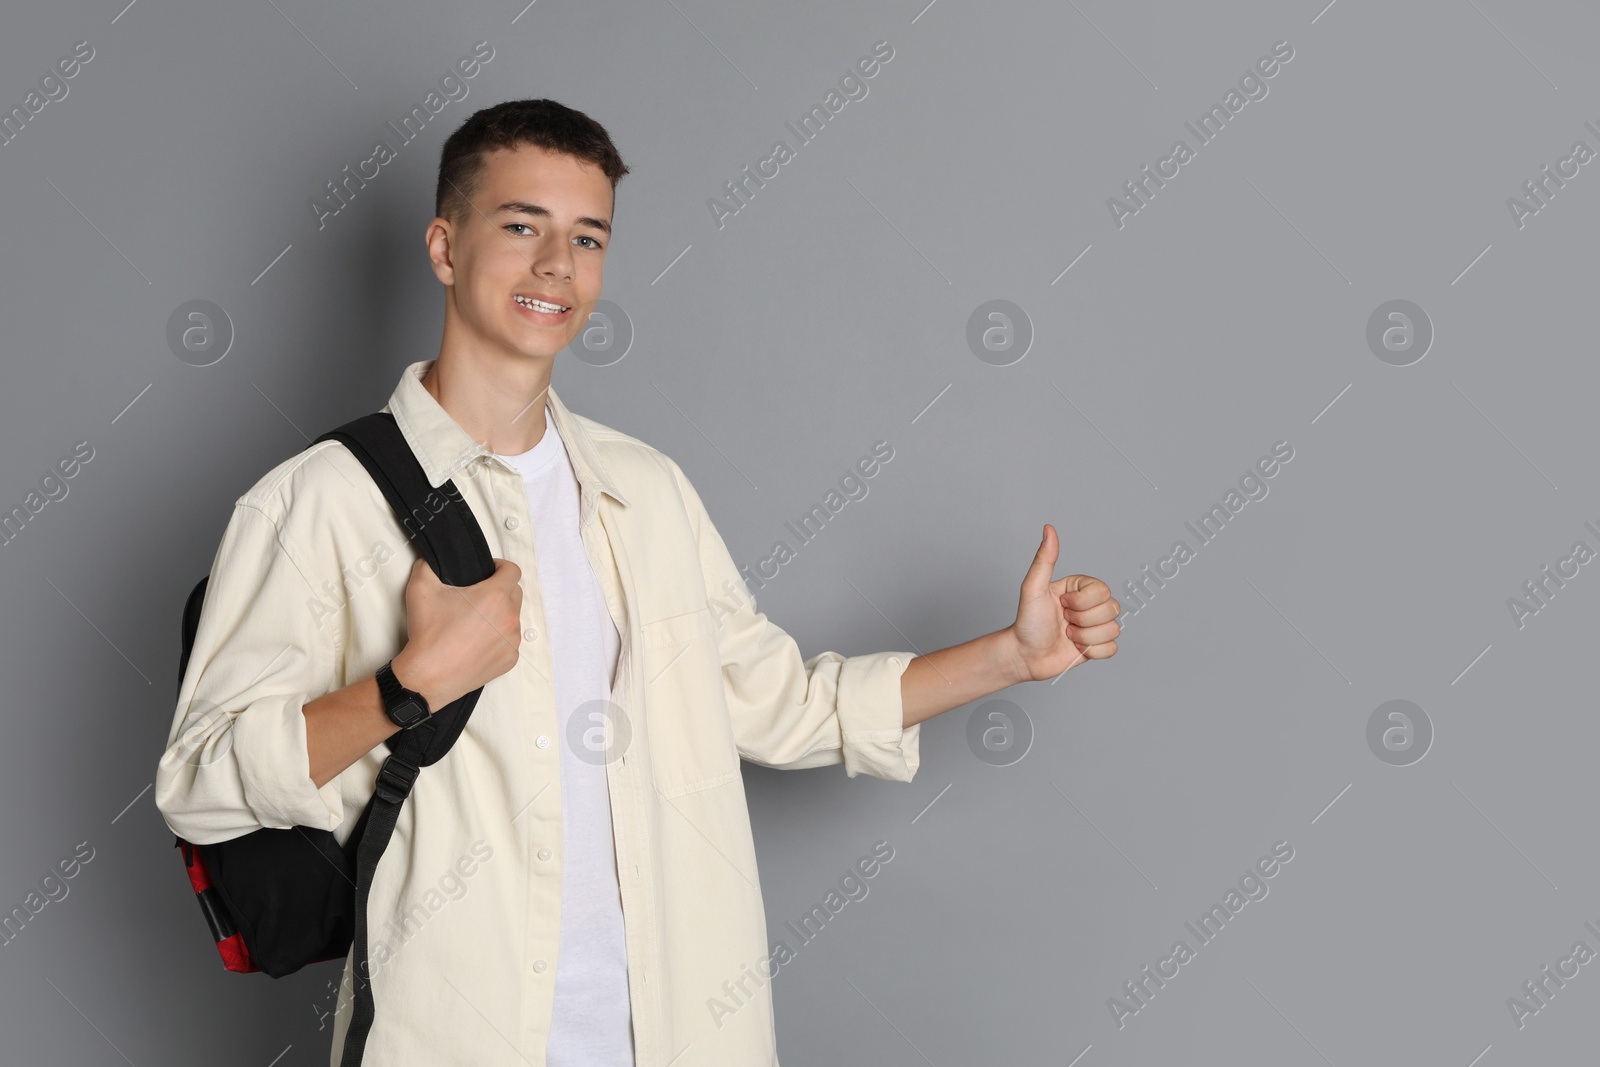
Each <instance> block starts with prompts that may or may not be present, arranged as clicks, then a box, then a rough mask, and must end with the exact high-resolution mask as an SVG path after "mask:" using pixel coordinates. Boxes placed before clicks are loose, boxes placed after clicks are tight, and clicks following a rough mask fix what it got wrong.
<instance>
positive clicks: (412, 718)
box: [389, 697, 428, 726]
mask: <svg viewBox="0 0 1600 1067" xmlns="http://www.w3.org/2000/svg"><path fill="white" fill-rule="evenodd" d="M427 717H428V711H427V709H426V708H424V707H423V706H422V705H421V704H419V703H417V701H416V700H415V699H414V698H412V697H406V698H404V699H403V700H401V701H400V702H399V703H397V704H395V706H394V708H393V709H391V710H390V712H389V718H390V719H391V720H393V721H394V722H396V723H399V724H400V725H401V726H415V725H416V724H417V723H419V722H421V721H422V720H423V719H426V718H427Z"/></svg>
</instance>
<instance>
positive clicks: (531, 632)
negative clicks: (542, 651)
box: [522, 626, 539, 641]
mask: <svg viewBox="0 0 1600 1067" xmlns="http://www.w3.org/2000/svg"><path fill="white" fill-rule="evenodd" d="M538 636H539V631H538V630H535V629H533V627H531V626H530V627H529V628H528V629H526V630H524V631H522V639H523V640H524V641H532V640H535V639H536V638H538Z"/></svg>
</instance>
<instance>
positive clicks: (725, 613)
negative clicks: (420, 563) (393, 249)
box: [155, 361, 920, 1067]
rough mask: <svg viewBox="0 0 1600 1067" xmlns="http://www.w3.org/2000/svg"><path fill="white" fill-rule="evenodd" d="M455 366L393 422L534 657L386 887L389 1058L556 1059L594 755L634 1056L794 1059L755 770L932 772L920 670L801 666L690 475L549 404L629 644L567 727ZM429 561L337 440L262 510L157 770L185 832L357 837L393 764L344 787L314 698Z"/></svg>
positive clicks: (391, 1065) (419, 803)
mask: <svg viewBox="0 0 1600 1067" xmlns="http://www.w3.org/2000/svg"><path fill="white" fill-rule="evenodd" d="M430 366H431V361H423V362H420V363H414V364H412V365H411V366H410V367H408V368H406V370H405V372H404V373H403V374H402V375H401V377H400V382H399V384H398V386H397V387H396V388H395V390H394V393H393V395H392V396H391V397H390V399H389V403H388V405H387V406H386V407H385V409H384V410H386V411H389V412H392V413H393V414H394V416H395V420H396V422H397V423H398V424H399V427H400V429H401V431H402V432H403V433H404V434H405V437H406V440H407V441H408V442H409V444H410V445H411V448H412V450H413V451H414V452H415V453H416V455H417V457H418V459H419V460H420V461H421V464H422V468H423V470H424V471H425V472H426V473H427V476H428V480H429V482H430V483H431V484H432V485H434V486H436V487H437V486H439V485H442V484H443V483H444V482H445V481H446V480H453V481H454V483H455V486H456V488H457V489H458V490H459V491H460V493H461V495H462V497H463V498H464V499H465V500H466V502H467V504H468V505H469V506H470V507H471V508H472V512H473V514H474V515H476V516H477V518H478V521H479V524H480V526H481V527H482V529H483V533H484V536H485V538H486V539H487V540H488V543H489V547H490V549H491V551H492V552H493V554H494V555H495V556H497V557H500V558H503V559H508V560H510V561H512V562H513V563H515V564H517V566H518V567H520V568H521V570H522V587H523V599H522V626H523V641H522V645H521V649H520V656H519V659H518V662H517V664H516V666H515V667H513V668H512V669H511V670H510V671H509V672H508V673H506V674H504V675H502V676H500V677H499V678H496V679H494V680H493V681H491V682H490V683H489V684H488V685H487V686H486V687H485V688H484V690H483V695H482V697H481V699H480V701H479V703H478V706H477V709H476V710H475V711H474V712H473V715H472V718H471V720H470V721H469V723H468V725H467V727H466V729H465V731H464V732H463V733H462V735H461V737H460V739H459V740H458V741H457V742H456V745H455V747H454V748H453V749H451V751H450V753H449V755H447V756H446V757H445V758H444V759H443V760H441V761H440V762H438V763H436V764H434V765H433V766H431V767H425V768H423V770H422V773H421V775H420V776H419V777H418V779H417V783H416V787H415V789H414V791H413V793H412V794H411V797H410V799H409V800H408V801H407V802H406V804H405V807H404V808H403V809H402V811H401V813H400V820H399V824H398V826H397V827H396V829H395V833H394V838H393V839H392V841H391V843H390V845H389V849H388V851H387V852H386V853H385V855H384V857H383V862H382V863H381V865H380V866H379V868H378V871H377V875H376V878H375V880H374V883H373V886H372V894H371V899H370V904H369V911H368V924H369V925H368V929H369V954H370V956H371V960H372V975H373V977H372V984H373V999H374V1002H375V1004H376V1011H377V1014H376V1020H375V1022H374V1025H373V1028H372V1031H371V1034H370V1035H369V1037H368V1040H367V1046H366V1061H365V1062H366V1063H367V1065H368V1067H422V1065H427V1067H457V1065H459V1067H484V1065H487V1064H530V1065H533V1067H544V1063H545V1039H546V1037H547V1035H548V1033H549V1027H550V1018H551V1004H552V994H553V988H554V981H555V975H556V964H557V960H558V958H559V955H560V951H561V946H560V944H559V937H558V935H559V932H560V916H561V863H562V840H561V828H562V819H561V789H560V779H559V769H560V764H561V750H560V748H558V747H557V746H559V745H573V746H577V747H579V748H581V749H582V750H583V751H584V752H586V753H587V754H588V756H587V758H591V759H595V760H598V761H603V762H604V764H605V767H606V778H607V784H608V788H609V790H610V794H611V808H612V820H613V835H614V843H615V846H616V858H617V874H618V878H619V882H620V885H621V890H622V905H623V915H624V922H625V925H626V939H627V954H628V989H629V994H630V997H631V1000H632V1006H633V1031H634V1047H635V1055H636V1061H637V1064H638V1067H667V1065H668V1064H669V1063H670V1064H672V1065H673V1067H768V1065H771V1067H776V1064H777V1053H776V1043H775V1034H774V1028H773V1017H772V1000H771V983H770V981H765V980H763V981H760V982H754V981H751V980H749V978H748V977H747V976H748V975H751V974H755V975H761V976H766V975H768V974H769V973H770V966H769V964H768V960H769V957H770V956H771V951H770V950H769V948H768V945H767V933H766V918H765V912H764V910H763V907H762V900H761V888H760V879H759V876H758V874H757V871H756V854H755V848H754V843H753V841H752V838H751V832H750V820H749V813H748V810H747V808H746V804H745V795H744V784H743V779H742V777H741V775H740V770H739V761H740V759H746V760H749V761H750V762H752V763H757V764H760V765H762V766H766V767H778V768H787V769H793V768H803V767H820V766H824V765H828V764H841V763H842V764H843V765H844V768H845V772H846V774H848V775H849V776H852V777H853V776H855V775H858V774H862V773H865V774H868V775H872V776H874V777H877V778H883V779H888V780H892V781H902V782H905V781H910V780H911V778H912V776H913V775H915V774H916V771H917V766H918V763H919V753H918V734H919V731H920V724H917V725H913V726H911V727H903V726H902V725H901V715H902V706H901V699H900V676H901V674H902V673H903V672H904V671H905V669H906V666H907V664H909V662H910V660H911V658H912V656H913V655H914V653H912V652H897V651H890V652H877V653H870V654H866V655H859V656H848V657H846V656H842V655H839V654H837V653H834V652H823V653H820V654H818V655H816V656H814V657H812V658H811V659H809V660H802V658H801V655H800V650H799V648H798V646H797V645H796V643H795V641H794V639H793V638H791V637H790V636H789V635H788V634H787V633H785V632H784V631H783V630H782V629H780V628H779V627H778V626H777V625H776V624H774V623H772V622H771V621H769V620H768V619H767V617H766V616H765V615H764V614H762V613H761V612H760V611H758V610H757V608H756V605H755V602H754V600H753V599H752V598H751V596H750V594H749V593H748V591H747V589H746V587H745V584H744V581H743V579H742V578H741V576H740V574H739V571H738V569H737V568H736V566H735V565H734V562H733V560H732V558H731V557H730V555H729V553H728V549H727V546H726V545H725V544H724V543H723V541H722V538H721V537H720V536H719V535H718V533H717V530H716V527H715V526H713V525H712V522H711V519H710V517H709V516H708V515H707V514H706V511H705V508H704V506H703V505H702V504H701V501H700V497H699V496H698V494H696V492H695V490H694V488H693V486H691V485H690V484H689V481H688V479H687V478H685V477H684V474H683V471H682V470H681V469H679V467H678V465H677V464H676V463H675V462H673V460H671V459H670V458H668V457H667V456H665V455H663V454H662V453H661V452H659V451H657V450H656V449H654V448H652V447H651V446H649V445H647V444H645V443H644V442H642V441H639V440H636V439H635V438H633V437H629V436H628V435H627V434H624V433H621V432H619V431H617V430H613V429H610V428H609V427H606V426H603V425H601V424H600V423H597V422H595V421H594V420H592V419H588V418H585V417H583V416H581V415H576V414H574V413H572V412H570V411H568V410H567V408H566V406H565V405H564V404H562V402H561V400H560V398H559V397H558V396H557V395H556V391H555V389H553V388H552V389H550V391H549V393H548V395H547V399H548V403H549V408H550V411H551V414H552V416H553V418H554V423H555V426H554V429H555V430H556V432H558V433H560V435H561V439H562V441H563V442H564V443H565V445H566V446H567V450H568V454H569V456H570V458H571V461H572V465H573V469H574V472H575V473H576V475H577V479H578V483H579V487H580V512H579V523H580V530H581V535H582V538H583V543H584V547H585V549H586V550H587V553H588V557H589V562H590V564H591V565H592V566H593V568H594V573H595V575H596V577H597V578H598V580H599V583H600V586H601V589H602V590H603V591H604V594H605V600H606V604H607V606H608V608H609V610H610V613H611V617H612V620H613V621H614V622H615V624H616V627H617V630H618V632H619V633H620V634H621V635H622V647H621V652H620V654H619V658H618V664H617V673H616V682H615V685H614V686H613V691H612V699H611V702H610V706H609V707H604V708H589V709H580V711H582V712H584V713H583V714H578V715H574V716H572V721H570V722H558V721H556V719H557V716H556V713H555V710H554V704H555V699H554V696H555V691H554V687H553V684H552V673H553V667H552V662H551V657H550V649H549V642H548V640H546V639H545V617H544V606H543V601H542V599H541V597H540V593H539V584H538V578H537V575H538V568H537V564H536V556H535V545H534V543H533V540H532V534H531V529H532V524H531V523H530V522H529V519H528V503H527V496H526V494H525V492H524V489H523V485H522V480H521V476H520V475H519V474H518V473H517V472H516V471H515V470H513V469H512V468H511V467H509V466H508V465H506V464H505V463H504V462H503V461H501V460H500V459H499V458H497V457H496V456H495V455H494V454H493V453H491V452H489V451H488V450H487V449H485V448H484V447H483V446H481V445H480V444H478V443H477V442H476V441H474V440H473V439H472V438H471V437H470V436H469V435H468V434H467V433H466V431H465V430H463V429H462V428H461V427H460V426H459V425H458V424H457V423H456V422H455V421H454V420H453V419H452V418H451V417H450V416H449V414H447V413H446V412H445V410H444V409H443V408H442V407H440V406H439V404H438V402H437V401H436V400H434V398H433V397H432V395H430V394H429V393H428V392H427V390H426V389H424V388H423V387H422V384H421V379H422V376H423V375H424V374H425V373H426V372H427V370H428V368H429V367H430ZM415 558H416V552H415V550H414V549H413V548H412V547H411V544H410V541H409V539H408V537H407V534H406V531H405V529H404V528H403V527H402V526H401V525H400V523H399V522H398V521H397V520H396V519H395V517H394V515H393V513H392V512H391V511H390V509H389V507H388V505H387V503H386V502H385V501H384V499H383V496H382V494H381V493H380V492H379V490H378V488H377V486H376V485H375V484H374V483H373V482H372V480H371V478H370V477H369V476H368V475H367V473H366V471H365V469H363V468H362V466H361V464H360V463H359V462H358V461H357V460H356V458H355V457H354V456H353V455H351V454H350V452H349V451H348V450H347V449H345V448H344V446H343V445H341V444H338V443H336V442H323V443H321V444H318V445H314V446H312V447H310V448H308V449H306V450H305V451H304V452H301V453H300V454H299V455H296V456H294V457H293V458H291V459H289V460H287V461H285V462H284V463H282V464H280V465H278V466H277V467H276V468H274V469H273V470H272V471H270V472H269V473H268V474H267V475H266V476H265V477H263V478H262V479H261V480H260V481H259V482H257V483H256V485H255V486H254V487H252V488H251V489H250V491H249V492H247V493H245V494H244V495H243V496H241V497H240V498H239V499H238V501H237V502H236V503H235V505H234V510H233V515H232V517H231V519H230V521H229V523H228V526H227V530H226V532H225V533H224V535H223V539H222V543H221V546H220V547H219V548H218V550H217V555H216V558H215V561H214V562H213V564H212V569H211V580H210V583H209V586H208V590H207V594H206V600H205V605H204V608H203V611H202V613H201V621H200V628H199V632H198V634H197V635H196V639H195V645H194V650H193V653H192V654H191V658H190V662H189V667H188V670H187V671H186V673H185V676H184V678H183V680H182V687H181V690H180V692H179V699H178V703H177V708H176V711H175V714H174V717H173V722H172V728H171V731H170V733H169V735H168V746H167V749H166V751H165V752H164V754H163V755H162V758H161V762H160V766H159V768H158V770H157V774H156V788H155V799H156V805H157V807H158V808H159V809H160V811H161V813H162V816H163V818H164V819H165V820H166V823H167V826H168V827H169V828H170V829H171V830H172V832H173V833H174V834H176V835H178V836H180V837H182V838H184V839H186V840H188V841H191V842H194V843H196V844H210V843H212V842H216V841H223V840H227V839H230V838H233V837H237V836H239V835H241V834H245V833H249V832H250V831H252V830H255V829H257V828H259V827H263V826H267V827H279V828H282V827H288V826H294V825H300V826H310V827H315V828H319V829H325V830H332V831H333V832H334V834H335V836H336V837H337V838H338V839H339V841H340V842H345V841H347V840H348V839H349V835H350V833H351V831H352V830H353V829H354V827H355V822H356V820H357V819H358V818H359V817H360V815H361V812H362V810H363V808H364V807H365V806H366V803H367V800H368V798H369V797H370V796H371V795H372V792H373V788H374V784H375V782H376V779H377V773H378V768H379V767H380V766H381V765H382V762H383V759H384V758H385V756H386V755H387V754H388V747H387V746H386V745H379V746H378V747H376V748H374V749H373V750H372V751H371V752H369V753H367V754H366V755H364V756H363V757H361V758H360V759H359V760H357V761H356V762H355V763H354V764H352V765H351V766H350V767H349V768H347V769H346V770H345V771H343V772H342V773H340V774H339V775H338V776H337V777H336V778H334V779H333V780H332V781H330V782H328V783H327V784H326V785H324V786H323V787H322V788H321V789H318V788H317V787H316V786H315V785H314V784H313V783H312V781H311V777H310V763H309V759H308V757H307V752H306V723H305V717H304V715H303V714H302V713H301V710H300V709H301V708H302V706H304V705H305V704H307V703H308V702H310V701H311V700H314V699H315V698H317V697H318V696H321V695H322V694H324V693H328V692H331V691H333V690H335V689H339V688H341V687H343V686H345V685H348V684H349V683H351V682H353V681H355V680H357V679H359V678H361V677H363V676H365V675H369V674H372V673H373V672H374V671H376V670H377V668H378V667H379V666H381V665H382V664H383V663H385V662H386V661H388V660H389V659H390V658H391V657H392V656H393V655H394V654H395V653H396V652H398V651H399V650H400V648H401V647H402V646H403V644H404V642H405V636H406V619H405V606H404V605H405V596H404V592H405V584H406V579H407V576H408V573H409V571H410V567H411V563H412V560H414V559H415ZM590 713H595V714H590ZM202 929H203V926H202V925H201V924H200V923H199V921H198V920H197V921H196V936H200V934H199V931H200V930H202ZM351 978H352V975H351V961H350V959H349V958H348V957H347V958H346V960H345V964H344V974H343V977H342V981H341V984H340V987H339V989H338V991H337V1003H335V998H334V996H333V994H331V993H330V995H329V998H328V1004H327V1008H328V1010H329V1011H330V1012H333V1015H332V1023H333V1027H332V1028H333V1043H332V1048H331V1052H330V1059H329V1062H330V1064H332V1065H334V1067H337V1064H338V1062H339V1057H340V1054H341V1053H342V1051H343V1045H344V1035H345V1030H346V1027H347V1023H348V1020H349V1007H350V1004H351V999H352V986H351ZM742 979H743V980H742ZM741 980H742V981H741ZM729 982H732V983H734V986H735V988H739V989H741V990H743V993H741V996H740V998H738V999H737V1004H735V1001H731V1000H730V999H729V995H728V993H727V991H726V988H725V984H726V983H729ZM729 1008H733V1010H732V1011H731V1013H730V1012H729V1010H728V1009H729ZM335 1009H336V1010H335Z"/></svg>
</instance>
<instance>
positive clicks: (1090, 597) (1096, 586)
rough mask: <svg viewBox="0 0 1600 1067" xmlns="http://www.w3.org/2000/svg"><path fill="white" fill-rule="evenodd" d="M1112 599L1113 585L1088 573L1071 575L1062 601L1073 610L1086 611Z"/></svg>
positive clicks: (1062, 595)
mask: <svg viewBox="0 0 1600 1067" xmlns="http://www.w3.org/2000/svg"><path fill="white" fill-rule="evenodd" d="M1110 599H1111V587H1110V586H1109V585H1107V584H1106V583H1105V582H1102V581H1101V580H1100V579H1098V578H1094V577H1091V576H1089V575H1087V574H1073V575H1069V576H1068V579H1067V591H1066V592H1065V593H1063V594H1061V602H1062V603H1063V604H1065V605H1066V606H1067V608H1068V609H1069V610H1071V611H1084V610H1087V609H1089V608H1092V607H1094V606H1096V605H1097V604H1103V603H1105V602H1106V601H1107V600H1110Z"/></svg>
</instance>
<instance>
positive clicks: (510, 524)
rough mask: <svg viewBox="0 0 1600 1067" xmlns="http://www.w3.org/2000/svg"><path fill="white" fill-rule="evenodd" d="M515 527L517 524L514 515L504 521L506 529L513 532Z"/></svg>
mask: <svg viewBox="0 0 1600 1067" xmlns="http://www.w3.org/2000/svg"><path fill="white" fill-rule="evenodd" d="M517 525H518V524H517V517H516V516H515V515H513V516H511V517H510V518H508V519H506V529H508V530H515V529H516V528H517Z"/></svg>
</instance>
